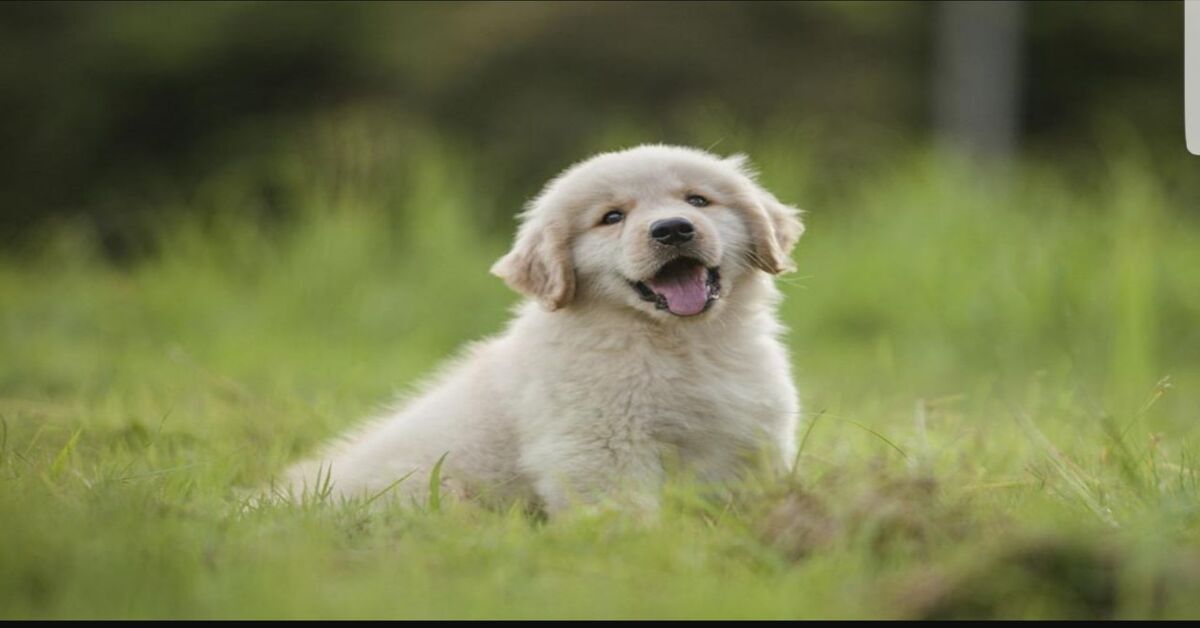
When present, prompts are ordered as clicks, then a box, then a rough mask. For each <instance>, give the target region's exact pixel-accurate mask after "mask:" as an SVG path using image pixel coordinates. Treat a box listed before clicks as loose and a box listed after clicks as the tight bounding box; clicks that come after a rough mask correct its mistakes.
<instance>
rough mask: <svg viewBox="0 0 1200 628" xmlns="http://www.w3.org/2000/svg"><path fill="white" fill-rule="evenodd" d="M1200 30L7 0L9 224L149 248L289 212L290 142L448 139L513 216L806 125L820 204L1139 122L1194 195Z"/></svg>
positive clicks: (1071, 15)
mask: <svg viewBox="0 0 1200 628" xmlns="http://www.w3.org/2000/svg"><path fill="white" fill-rule="evenodd" d="M1182 31H1183V29H1182V4H1181V3H1180V2H1029V3H1024V2H1003V3H1002V2H996V3H991V2H982V3H979V2H963V3H956V2H863V3H859V2H762V3H758V2H736V3H733V2H705V3H679V2H563V3H539V2H511V3H510V2H460V3H451V2H445V3H442V2H436V3H420V2H404V3H352V2H330V3H321V2H304V3H294V4H289V3H277V2H205V3H157V2H156V3H139V2H105V3H73V2H50V3H46V2H36V3H21V2H7V3H4V4H3V5H2V6H0V84H2V85H3V86H4V88H3V90H2V91H0V189H3V190H4V191H5V197H6V198H5V202H4V203H3V204H2V205H0V238H2V240H0V242H3V243H4V244H5V246H6V248H10V249H11V248H13V247H15V246H18V245H19V244H20V243H21V242H28V241H29V238H30V237H31V234H33V233H37V232H38V231H39V230H40V229H41V228H42V227H44V226H46V225H48V224H51V223H57V222H62V221H68V222H71V223H72V224H74V225H76V226H82V228H84V229H85V230H87V231H90V232H93V233H94V234H95V235H96V236H97V237H98V239H99V241H100V243H101V245H102V247H103V249H104V251H105V253H106V255H108V256H110V257H116V258H123V257H127V256H131V255H133V256H136V255H137V254H138V252H139V251H142V252H144V251H145V249H146V248H147V247H148V246H150V244H149V239H148V233H149V232H150V231H152V230H153V228H155V225H159V224H160V223H161V222H162V221H163V219H164V218H166V217H167V215H168V214H170V213H171V212H181V211H185V212H198V211H204V209H203V208H202V207H200V206H198V205H203V204H197V203H191V202H182V201H186V200H187V199H190V198H192V197H193V196H194V195H195V194H196V193H197V190H199V189H201V188H203V187H204V186H205V185H206V184H209V183H211V182H212V181H213V180H214V179H218V178H221V177H235V178H237V179H238V180H239V181H240V185H242V186H244V188H245V189H250V188H253V189H254V190H255V192H254V193H255V195H256V196H257V197H258V198H259V200H260V201H261V202H259V203H257V204H256V207H257V209H256V210H255V211H257V212H259V213H261V214H262V215H263V216H266V217H270V218H286V217H287V216H288V215H291V214H293V213H294V212H295V209H296V205H297V203H296V201H295V199H292V198H289V194H290V193H291V192H292V191H293V190H292V188H293V187H294V186H292V185H291V184H290V183H289V182H288V181H287V180H286V178H287V173H285V172H281V165H280V164H281V160H280V156H281V155H284V156H289V157H291V158H295V159H300V160H304V161H307V162H312V161H313V160H316V161H317V162H319V166H320V168H319V169H321V170H324V171H326V172H332V171H334V170H337V171H340V172H342V173H344V174H347V175H348V176H358V177H360V178H359V179H358V180H357V181H356V185H360V186H361V185H367V184H369V183H371V182H369V181H364V180H362V179H361V177H363V176H366V177H368V178H380V179H392V180H403V179H404V178H405V177H409V176H412V174H413V172H414V171H415V169H416V168H415V167H414V165H413V160H417V161H419V160H420V159H421V158H422V154H421V153H422V151H425V150H429V148H428V147H429V145H430V143H431V142H432V143H434V144H436V145H438V146H445V147H455V148H457V149H462V150H461V151H460V152H463V153H467V154H469V156H470V168H471V169H472V172H471V176H472V177H473V178H474V179H476V180H478V181H481V182H483V184H485V185H486V186H487V189H488V190H489V191H490V192H491V193H494V195H495V198H496V199H497V200H498V202H496V203H495V204H494V205H492V206H489V207H486V208H479V210H480V213H481V215H480V216H479V220H481V221H484V222H485V223H486V224H489V225H492V226H495V227H496V228H498V229H508V228H510V226H511V222H510V216H511V214H512V213H514V212H515V211H516V210H517V209H518V208H519V206H520V204H521V203H522V202H523V201H524V200H525V199H526V198H528V197H530V196H532V195H533V194H534V193H535V192H536V191H537V189H538V187H539V186H540V184H541V183H542V182H543V181H544V180H546V179H547V178H548V177H550V176H552V175H553V174H554V173H556V172H558V171H559V170H560V169H562V168H563V167H564V166H565V165H567V164H569V163H572V162H574V161H576V160H578V159H581V158H583V157H584V156H586V155H588V154H589V153H591V152H593V151H596V150H599V149H612V148H617V147H620V146H624V145H628V144H631V143H640V142H657V141H661V142H674V143H686V144H694V145H700V146H704V147H708V146H712V147H713V148H714V150H716V151H718V152H736V151H741V150H748V149H749V148H752V147H754V146H755V145H756V138H762V137H771V138H786V139H787V140H788V141H790V143H791V145H792V146H793V147H794V149H795V151H796V152H797V153H799V152H803V153H804V154H805V155H806V156H807V159H808V160H809V161H810V162H811V163H817V164H820V171H821V175H822V176H821V177H818V178H817V179H818V180H816V181H813V182H812V183H811V184H810V185H809V188H808V189H807V190H806V195H805V198H801V199H795V201H796V202H800V203H802V204H803V203H808V204H812V203H813V202H814V201H816V202H820V201H822V200H823V199H824V197H823V196H822V195H823V194H824V193H825V192H826V191H828V189H830V188H837V187H838V186H845V185H850V184H852V182H853V181H856V180H861V179H862V178H863V177H867V176H871V175H872V173H873V172H874V170H873V169H875V168H878V167H881V166H885V165H886V164H887V163H888V162H889V161H891V160H895V159H897V158H901V156H903V155H906V154H908V152H909V151H911V150H912V149H913V148H914V147H918V148H924V147H939V148H950V149H953V150H958V151H965V152H969V153H971V154H973V155H975V156H979V157H982V158H984V159H989V160H993V161H1010V160H1012V159H1013V158H1015V157H1022V158H1040V159H1046V160H1049V161H1052V162H1054V163H1056V164H1059V165H1061V166H1063V167H1064V168H1070V169H1072V170H1073V171H1074V172H1076V173H1078V174H1079V175H1080V176H1081V177H1083V178H1084V179H1087V178H1088V177H1089V176H1094V169H1095V167H1096V166H1097V165H1098V164H1099V163H1100V162H1101V161H1103V160H1104V159H1106V158H1107V157H1111V156H1112V153H1113V151H1127V150H1132V149H1131V148H1130V147H1129V146H1127V145H1126V144H1124V143H1123V144H1121V146H1120V147H1119V148H1118V147H1114V146H1112V145H1111V141H1110V142H1109V144H1108V145H1106V144H1105V141H1107V140H1111V139H1112V137H1113V136H1114V135H1115V136H1119V137H1121V138H1124V139H1125V140H1126V141H1128V140H1129V139H1130V138H1133V140H1134V141H1136V143H1137V144H1138V147H1139V149H1140V150H1141V151H1142V152H1144V153H1145V155H1146V156H1147V157H1148V158H1149V159H1151V160H1152V164H1153V165H1152V168H1153V169H1154V170H1155V171H1158V172H1161V173H1162V174H1163V175H1164V176H1168V177H1173V178H1172V181H1177V182H1178V183H1179V185H1181V186H1184V187H1187V186H1189V185H1190V186H1193V187H1194V186H1195V183H1192V182H1190V181H1188V179H1187V177H1186V176H1183V175H1182V173H1181V169H1184V168H1186V167H1187V164H1188V163H1189V160H1188V157H1187V156H1186V153H1185V151H1184V149H1183V117H1182V116H1183V113H1182V111H1183V110H1182V107H1183V96H1182V79H1181V76H1182V58H1183V57H1182V50H1183V48H1182ZM347 138H353V139H347ZM356 142H357V143H356ZM348 169H349V170H352V171H353V173H352V174H351V173H348V172H346V171H347V170H348ZM1195 178H1196V177H1193V179H1195ZM389 187H393V189H400V188H403V186H402V185H396V186H389ZM1192 198H1195V197H1194V196H1193V197H1192ZM1193 206H1194V204H1193Z"/></svg>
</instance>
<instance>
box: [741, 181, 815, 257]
mask: <svg viewBox="0 0 1200 628" xmlns="http://www.w3.org/2000/svg"><path fill="white" fill-rule="evenodd" d="M755 187H758V186H755ZM756 191H757V194H756V198H755V201H756V202H755V205H756V206H755V207H754V208H751V210H750V232H751V236H752V237H753V239H754V243H753V245H752V246H753V247H754V256H753V260H754V265H755V266H757V267H758V268H760V269H762V270H764V271H766V272H768V273H771V274H772V275H778V274H780V273H787V272H791V271H793V270H796V264H795V263H793V262H792V258H791V255H792V249H793V248H795V246H796V241H797V240H799V239H800V236H801V235H802V234H803V233H804V223H802V222H800V210H799V209H796V208H795V207H792V206H790V205H784V204H783V203H781V202H779V199H777V198H775V195H774V194H771V193H770V192H768V191H766V190H764V189H762V188H761V187H759V188H758V189H757V190H756Z"/></svg>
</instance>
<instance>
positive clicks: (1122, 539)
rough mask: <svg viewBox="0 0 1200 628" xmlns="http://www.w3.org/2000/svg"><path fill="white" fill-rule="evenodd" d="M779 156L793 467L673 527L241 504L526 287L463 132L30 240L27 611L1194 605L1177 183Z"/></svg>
mask: <svg viewBox="0 0 1200 628" xmlns="http://www.w3.org/2000/svg"><path fill="white" fill-rule="evenodd" d="M428 148H429V147H428V146H426V149H428ZM750 152H751V153H752V154H753V155H754V156H755V157H756V158H757V160H758V161H759V162H760V163H761V165H762V166H763V168H764V177H765V178H766V183H767V184H768V186H769V187H771V188H773V189H775V190H776V191H777V192H778V193H779V195H780V196H781V197H782V198H784V199H787V200H790V201H794V202H797V203H799V204H800V205H802V206H805V207H806V208H807V209H808V210H809V213H808V215H807V221H808V226H809V230H808V233H807V235H806V236H805V238H804V239H803V240H802V241H801V243H800V245H799V247H798V250H797V252H796V259H797V262H798V266H799V269H800V270H799V272H798V273H797V274H795V275H792V276H789V277H787V278H785V279H784V280H783V282H782V284H781V286H782V288H783V290H784V292H785V294H786V302H785V304H784V306H783V309H782V314H783V317H784V318H785V319H786V321H787V323H788V325H789V327H790V329H791V331H790V334H789V337H788V343H789V345H790V346H791V348H792V353H793V361H794V364H795V368H796V377H797V381H798V384H799V387H800V390H801V393H802V396H803V399H804V403H805V406H806V414H807V417H808V420H807V422H806V423H805V424H804V425H803V426H802V432H803V434H802V436H803V438H804V450H803V452H802V456H801V458H800V465H799V467H798V470H797V473H796V478H795V480H794V481H793V482H791V483H779V484H776V485H761V486H753V487H748V488H747V489H746V491H745V492H744V493H743V494H742V495H740V496H739V497H738V498H737V499H734V500H726V501H721V500H716V501H704V500H700V499H697V498H696V497H694V495H693V494H692V493H691V492H690V491H689V487H686V486H673V487H671V489H670V490H669V492H668V500H667V506H666V508H665V510H664V512H663V514H662V517H661V520H659V521H657V522H654V523H647V522H639V521H632V520H628V519H625V518H622V517H620V516H615V515H608V516H603V517H593V518H582V517H580V518H570V517H568V518H565V519H562V520H555V521H550V522H543V521H539V520H537V519H534V518H531V517H529V516H527V515H525V514H524V513H522V512H520V511H519V510H513V511H511V512H491V511H487V510H483V509H481V508H479V507H477V506H474V505H471V504H463V503H457V502H452V501H447V500H442V503H440V504H434V505H432V506H433V507H428V508H424V509H415V510H402V509H398V508H394V507H388V508H384V509H382V510H381V509H368V508H363V507H360V506H356V505H343V506H335V505H329V504H314V503H310V504H296V505H274V506H268V507H263V508H259V509H251V510H248V511H243V509H242V508H241V506H242V504H241V502H240V501H239V498H238V496H237V495H238V493H237V491H236V489H237V488H238V487H245V486H254V485H258V484H260V483H262V482H264V481H265V480H267V479H268V478H269V477H270V476H271V474H272V473H275V472H278V471H279V470H280V469H282V468H283V467H284V466H285V465H286V464H287V463H288V462H289V461H291V460H295V459H297V458H298V457H300V456H303V455H305V454H306V453H309V452H311V451H312V450H313V448H314V447H316V446H317V445H318V444H319V443H321V442H322V441H323V440H324V439H326V438H328V437H330V436H332V435H334V434H336V433H338V432H339V430H341V429H343V428H345V427H347V426H349V425H351V424H353V423H354V422H355V421H356V420H359V419H361V418H363V417H365V416H366V415H368V414H370V413H371V412H373V411H374V410H375V409H377V408H378V407H379V406H380V405H381V404H383V403H385V402H387V401H389V400H390V399H392V397H393V396H394V395H395V394H397V393H398V392H401V391H403V390H404V389H405V388H407V387H409V386H411V385H412V384H415V383H416V382H418V381H419V379H420V378H421V377H422V375H424V374H426V373H428V372H430V371H431V369H433V368H434V367H435V366H436V365H437V364H438V363H439V362H440V361H441V360H443V359H444V358H446V357H447V356H448V355H450V354H451V353H452V352H453V351H454V350H455V348H456V347H458V346H459V345H461V344H462V343H463V342H465V341H468V340H470V339H473V338H478V337H480V336H483V335H486V334H489V333H493V332H495V331H497V330H498V329H499V328H500V326H501V325H502V323H503V321H504V320H505V319H506V317H507V309H508V307H509V306H510V305H511V304H512V303H513V302H514V301H515V299H516V297H515V296H514V295H513V294H511V293H510V292H508V291H507V290H506V289H505V288H504V287H503V286H502V285H501V283H500V282H499V281H498V280H496V279H494V278H492V277H490V276H489V275H488V274H487V269H488V267H489V265H490V263H491V262H492V261H493V260H494V259H495V258H496V257H498V256H499V255H500V254H501V253H502V252H503V251H504V249H505V247H506V245H507V240H508V237H509V235H510V232H511V226H510V225H501V226H499V227H497V228H495V229H492V230H491V231H492V232H490V233H486V232H484V230H483V229H482V228H480V227H478V226H476V225H477V222H476V221H475V220H473V218H472V217H473V216H475V215H477V214H479V213H486V212H487V211H499V210H498V209H497V208H495V207H493V201H491V200H490V198H491V197H490V195H489V190H488V186H487V184H486V183H485V182H483V181H480V180H475V179H473V178H471V177H469V176H467V175H466V174H464V173H469V172H471V171H472V168H471V164H470V163H469V162H468V161H465V160H463V159H461V158H460V157H458V156H456V153H455V151H453V150H449V149H442V150H436V151H435V150H424V151H419V154H420V158H419V159H414V160H413V163H414V164H418V165H419V168H417V169H416V170H413V171H409V172H408V173H407V174H405V175H404V176H403V177H401V176H400V175H399V174H396V175H395V176H396V177H397V179H398V181H397V182H395V183H394V184H393V183H388V181H390V179H388V176H391V175H387V176H385V174H383V173H379V172H376V171H374V170H372V169H371V167H370V166H369V165H368V166H361V164H360V166H361V167H357V168H358V169H355V167H349V171H348V172H334V173H332V174H331V173H330V171H329V170H328V169H322V168H317V167H313V166H305V165H304V163H303V162H302V161H299V160H296V161H288V162H286V163H283V165H282V166H281V171H282V172H284V173H285V180H287V181H290V183H289V186H290V187H289V188H288V191H289V194H290V196H288V198H290V199H293V200H292V201H290V202H293V203H294V204H295V209H296V211H297V216H298V218H296V219H295V220H291V221H288V222H286V223H284V224H282V225H279V224H276V225H275V226H270V225H271V223H268V222H264V221H260V220H258V219H256V218H254V216H255V215H257V214H258V208H259V205H260V204H261V202H260V200H259V199H258V197H257V196H256V195H254V194H252V193H249V192H246V190H247V189H249V188H248V187H247V186H244V185H242V184H240V183H238V181H236V180H228V181H221V182H216V183H213V184H212V185H211V186H210V187H209V188H206V190H205V191H204V192H203V193H200V194H197V195H195V196H194V197H192V198H189V199H187V200H186V201H181V202H186V203H190V204H193V205H196V206H202V207H220V208H221V210H220V211H217V212H215V213H213V212H210V214H209V215H210V216H215V217H212V218H210V219H205V220H201V219H195V220H189V221H183V222H175V223H172V224H169V225H167V226H163V227H162V228H161V236H160V238H159V240H158V245H157V248H156V252H155V253H154V254H152V255H151V256H150V257H149V258H148V259H146V260H143V261H141V262H139V263H136V264H133V265H127V266H122V267H117V266H113V265H111V264H108V263H106V262H103V261H101V260H100V259H99V257H98V256H97V255H96V254H95V253H94V252H93V251H94V246H93V245H92V243H91V242H90V240H89V239H88V237H87V236H86V233H84V232H80V231H77V230H71V229H68V228H63V229H59V230H57V231H55V232H54V234H53V235H51V236H49V237H47V238H46V239H45V240H44V241H43V242H42V243H41V245H39V246H38V247H37V248H38V251H39V252H38V253H37V254H36V255H25V256H16V255H11V256H9V257H7V258H4V261H0V616H3V617H7V618H18V617H195V618H206V617H364V618H365V617H691V618H702V617H778V618H784V617H922V616H984V617H1090V616H1098V617H1189V616H1190V617H1194V616H1196V615H1198V614H1200V597H1198V596H1197V595H1196V593H1197V590H1198V589H1200V536H1198V535H1197V532H1198V531H1200V528H1198V525H1197V514H1198V508H1200V501H1198V498H1200V487H1198V477H1197V469H1198V468H1200V466H1198V465H1200V459H1198V458H1200V442H1198V439H1197V436H1198V434H1197V430H1196V426H1197V419H1200V324H1198V323H1200V224H1198V223H1197V215H1196V214H1195V212H1191V213H1190V214H1189V213H1188V212H1186V211H1184V208H1182V207H1179V206H1178V203H1179V202H1178V201H1173V200H1172V197H1171V194H1170V192H1171V190H1170V189H1169V185H1168V184H1166V183H1165V182H1163V181H1162V180H1160V179H1159V178H1158V176H1157V175H1156V173H1154V172H1149V171H1147V170H1146V169H1144V168H1141V167H1140V166H1139V164H1138V162H1137V161H1136V160H1130V161H1125V162H1117V163H1113V164H1109V165H1105V166H1097V168H1098V170H1097V171H1096V172H1095V173H1094V174H1095V181H1096V182H1095V183H1092V184H1084V183H1081V182H1079V181H1071V182H1067V181H1064V180H1062V179H1061V178H1060V177H1058V176H1057V174H1056V172H1055V170H1054V169H1053V167H1051V166H1048V167H1041V168H1033V167H1030V168H1026V169H1022V170H1020V171H1019V172H1017V173H1015V174H1014V177H1013V178H1012V179H1011V180H1009V181H1003V180H997V179H989V178H988V177H984V176H981V175H979V174H978V173H974V172H971V171H969V170H967V169H964V168H959V167H954V166H952V165H947V164H944V163H939V162H937V161H935V160H933V159H930V158H926V157H923V156H921V155H913V156H912V158H910V159H908V160H904V161H902V162H900V161H898V162H895V163H894V164H893V165H892V166H889V167H887V168H882V169H876V170H874V171H872V172H871V173H870V174H869V175H864V176H861V177H848V179H852V181H850V182H849V183H848V184H846V185H840V186H839V185H832V186H831V185H826V189H827V192H826V193H823V194H821V195H820V198H819V199H818V202H813V201H810V200H809V199H808V198H807V197H806V189H808V188H809V186H810V185H817V183H818V182H817V181H816V180H815V179H811V178H808V177H805V176H801V175H800V174H798V173H803V172H812V170H813V168H812V167H811V164H809V165H808V166H807V167H801V166H803V165H804V164H805V162H803V161H802V160H800V157H799V156H797V155H793V154H791V153H789V151H788V148H787V147H786V146H784V145H782V144H778V143H777V144H776V145H773V146H768V145H763V146H761V147H760V150H751V151H750ZM362 172H366V173H367V175H363V176H359V174H361V173H362ZM289 177H290V178H289ZM531 192H532V190H531ZM418 217H420V218H419V219H418Z"/></svg>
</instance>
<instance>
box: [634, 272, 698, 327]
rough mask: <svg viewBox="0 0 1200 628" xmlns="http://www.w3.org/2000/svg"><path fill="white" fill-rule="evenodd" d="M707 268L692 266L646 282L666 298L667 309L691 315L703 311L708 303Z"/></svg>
mask: <svg viewBox="0 0 1200 628" xmlns="http://www.w3.org/2000/svg"><path fill="white" fill-rule="evenodd" d="M707 279H708V270H707V269H706V268H704V267H703V266H699V265H697V266H692V267H691V268H689V269H688V270H687V271H685V272H680V273H671V276H668V277H662V278H655V279H651V280H649V281H647V282H646V285H648V286H650V288H651V289H652V290H654V291H655V292H657V293H659V294H661V295H663V296H664V297H666V299H667V309H668V310H670V311H671V313H672V314H678V315H680V316H691V315H693V314H699V313H700V312H703V311H704V305H705V304H706V303H708V282H707Z"/></svg>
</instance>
